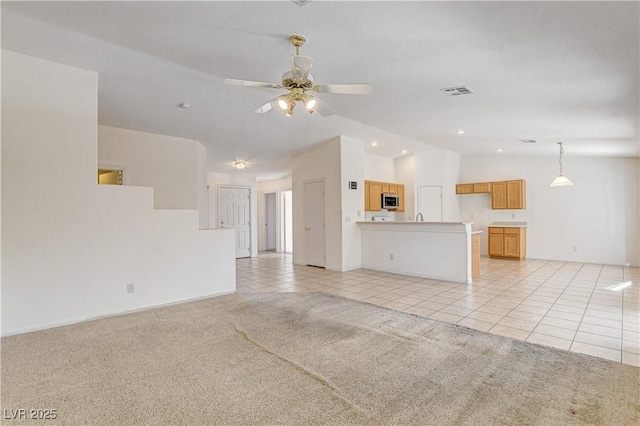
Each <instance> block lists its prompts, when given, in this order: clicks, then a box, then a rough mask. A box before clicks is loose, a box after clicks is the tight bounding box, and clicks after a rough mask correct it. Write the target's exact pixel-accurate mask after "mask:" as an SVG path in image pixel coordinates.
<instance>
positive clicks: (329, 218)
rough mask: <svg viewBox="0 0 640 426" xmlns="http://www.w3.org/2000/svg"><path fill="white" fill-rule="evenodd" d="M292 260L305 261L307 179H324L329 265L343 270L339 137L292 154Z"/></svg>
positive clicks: (328, 266) (327, 258)
mask: <svg viewBox="0 0 640 426" xmlns="http://www.w3.org/2000/svg"><path fill="white" fill-rule="evenodd" d="M291 165H292V174H291V176H292V184H293V263H295V264H298V265H305V264H306V261H305V247H304V241H305V240H304V235H305V231H304V188H305V186H304V185H305V182H308V181H314V180H323V181H324V190H325V232H326V236H327V238H326V268H327V269H330V270H334V271H340V270H342V212H341V208H340V203H341V200H342V192H341V191H340V182H341V180H340V171H341V163H340V137H336V138H334V139H332V140H330V141H328V142H326V143H324V144H322V145H320V146H318V147H316V148H314V149H313V150H311V151H308V152H305V153H303V154H300V155H297V156H295V157H293V159H292V161H291Z"/></svg>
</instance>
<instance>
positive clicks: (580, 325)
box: [236, 252, 640, 367]
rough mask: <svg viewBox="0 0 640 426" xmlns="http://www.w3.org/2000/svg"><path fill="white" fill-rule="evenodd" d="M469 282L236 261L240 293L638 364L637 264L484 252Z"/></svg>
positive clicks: (287, 260) (277, 259)
mask: <svg viewBox="0 0 640 426" xmlns="http://www.w3.org/2000/svg"><path fill="white" fill-rule="evenodd" d="M481 270H482V275H481V276H480V277H479V278H477V279H475V280H474V282H473V284H471V285H467V284H459V283H452V282H447V281H437V280H432V279H426V278H419V277H411V276H406V275H398V274H391V273H386V272H378V271H372V270H368V269H358V270H355V271H349V272H335V271H328V270H325V269H322V268H315V267H311V266H299V265H293V264H292V257H291V255H288V254H279V253H273V252H261V253H260V255H259V256H258V257H256V258H246V259H238V260H237V262H236V274H237V281H236V282H237V291H238V292H263V293H271V292H311V291H319V292H323V293H329V294H334V295H338V296H342V297H346V298H349V299H354V300H360V301H365V302H369V303H372V304H376V305H380V306H385V307H387V308H391V309H396V310H400V311H405V312H409V313H412V314H415V315H419V316H423V317H428V318H433V319H436V320H439V321H443V322H448V323H453V324H460V325H463V326H466V327H470V328H473V329H477V330H481V331H488V332H489V333H494V334H500V335H503V336H509V337H513V338H515V339H519V340H524V341H527V342H532V343H537V344H541V345H547V346H553V347H555V348H559V349H563V350H569V351H571V352H580V353H584V354H589V355H593V356H597V357H600V358H606V359H609V360H613V361H618V362H622V363H625V364H630V365H634V366H638V367H640V290H639V288H640V287H639V285H638V283H639V277H640V268H629V267H627V268H625V270H624V273H625V275H624V280H625V281H627V280H631V281H632V283H633V285H632V286H631V287H629V288H627V289H624V290H622V291H612V290H608V289H607V287H610V286H612V285H615V284H617V283H620V282H622V281H623V270H622V267H621V266H611V265H596V264H588V263H571V262H557V261H548V260H534V259H526V260H523V261H513V260H498V259H489V258H488V257H483V258H482V261H481Z"/></svg>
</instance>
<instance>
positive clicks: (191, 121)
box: [1, 1, 640, 178]
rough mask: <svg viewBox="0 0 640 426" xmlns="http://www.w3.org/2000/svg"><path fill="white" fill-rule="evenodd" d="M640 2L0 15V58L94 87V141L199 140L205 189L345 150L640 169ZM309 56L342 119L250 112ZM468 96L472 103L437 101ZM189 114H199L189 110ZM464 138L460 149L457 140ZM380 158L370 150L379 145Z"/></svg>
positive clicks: (40, 6) (18, 10)
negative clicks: (346, 91)
mask: <svg viewBox="0 0 640 426" xmlns="http://www.w3.org/2000/svg"><path fill="white" fill-rule="evenodd" d="M639 6H640V4H639V3H638V2H608V1H604V2H554V1H549V2H517V1H516V2H365V1H359V2H328V1H311V2H306V4H305V5H304V6H299V5H298V4H296V3H294V2H291V1H278V2H262V1H260V2H247V1H233V2H232V1H227V2H206V1H200V2H182V1H178V2H155V1H154V2H151V1H149V2H146V1H142V2H93V1H91V2H75V1H74V2H8V1H3V2H2V27H1V30H2V48H3V49H8V50H12V51H16V52H20V53H24V54H27V55H32V56H36V57H40V58H44V59H48V60H52V61H55V62H60V63H64V64H68V65H72V66H76V67H79V68H84V69H89V70H93V71H97V72H98V73H99V123H100V124H104V125H109V126H116V127H123V128H129V129H134V130H140V131H146V132H152V133H160V134H166V135H173V136H180V137H185V138H191V139H197V140H199V141H201V142H202V143H203V144H204V145H205V146H206V147H207V148H208V152H209V169H210V171H217V172H225V171H229V169H230V164H231V163H232V162H233V161H236V160H246V161H248V162H249V164H250V167H249V168H247V169H245V171H246V173H252V174H254V175H256V176H261V177H263V178H271V177H278V176H281V175H284V174H286V173H287V172H288V170H289V166H288V163H289V160H290V158H291V155H292V154H294V153H295V152H299V151H303V150H305V149H308V147H310V146H312V145H314V144H317V143H320V142H323V141H325V140H327V139H329V138H332V137H334V136H336V135H340V134H342V135H348V136H351V137H354V138H357V139H360V140H363V141H365V142H366V144H367V152H370V153H375V154H379V155H384V156H388V157H398V156H401V155H402V153H401V152H402V150H407V151H408V152H415V151H420V150H425V149H429V147H433V146H435V147H441V148H446V149H450V150H452V151H456V152H459V153H461V154H490V155H501V154H498V153H497V152H496V150H497V149H502V151H503V153H502V155H508V154H522V155H557V152H558V147H557V145H556V142H558V141H562V142H564V147H565V150H566V154H567V155H569V156H571V155H607V156H638V155H639V142H638V140H639V120H640V112H639V111H640V109H639V97H640V85H639V81H640V74H639V63H640V57H639V52H640V41H639V39H640V36H639V19H640V18H639V16H640V8H639ZM292 34H301V35H304V36H305V37H306V38H307V43H306V44H305V45H304V46H303V47H302V49H301V54H303V55H306V56H311V57H313V58H314V65H313V69H312V74H313V76H314V78H315V80H316V82H319V83H359V82H368V83H371V84H372V87H373V92H372V94H371V95H367V96H355V95H338V94H319V95H318V97H319V98H320V99H321V100H322V101H323V102H325V103H326V104H327V105H329V106H330V107H331V108H332V109H333V110H334V111H335V112H336V115H334V116H330V117H327V118H323V117H321V116H320V115H319V114H312V115H309V114H306V113H305V112H303V111H302V110H301V109H300V110H299V111H296V114H295V115H294V116H293V117H285V116H284V114H282V113H281V112H280V111H277V110H272V111H271V112H269V113H267V114H256V113H255V112H254V110H255V109H256V108H257V107H259V106H260V105H262V104H264V103H265V102H267V101H269V100H270V99H273V98H274V97H276V96H278V95H279V94H281V93H284V91H282V90H274V89H267V88H247V87H233V86H225V85H223V84H222V81H223V79H225V78H236V79H246V80H257V81H266V82H274V83H279V82H280V79H281V76H282V74H283V73H284V72H286V71H289V69H290V57H291V55H292V54H293V53H294V49H293V47H292V46H291V45H290V44H289V41H288V38H289V36H290V35H292ZM460 85H467V86H468V87H470V88H471V89H472V90H473V91H474V93H473V94H469V95H462V96H448V95H446V94H444V93H443V92H442V91H441V90H440V89H442V88H446V87H451V86H460ZM180 103H189V104H191V108H190V109H189V110H185V109H182V108H179V107H178V105H179V104H180ZM461 129H462V130H464V132H465V133H464V134H458V133H456V132H457V131H458V130H461ZM521 140H535V141H536V143H528V144H525V143H522V142H521ZM373 141H378V145H377V146H375V147H372V146H371V142H373Z"/></svg>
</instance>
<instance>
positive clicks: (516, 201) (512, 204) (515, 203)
mask: <svg viewBox="0 0 640 426" xmlns="http://www.w3.org/2000/svg"><path fill="white" fill-rule="evenodd" d="M525 191H526V189H525V184H524V180H509V181H507V208H508V209H525V208H526V207H527V206H526V192H525Z"/></svg>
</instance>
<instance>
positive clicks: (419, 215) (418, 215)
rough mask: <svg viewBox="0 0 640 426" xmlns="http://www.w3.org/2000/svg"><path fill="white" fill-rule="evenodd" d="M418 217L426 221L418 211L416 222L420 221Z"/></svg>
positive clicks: (421, 220)
mask: <svg viewBox="0 0 640 426" xmlns="http://www.w3.org/2000/svg"><path fill="white" fill-rule="evenodd" d="M418 217H420V222H424V218H423V217H422V213H418V214H417V215H416V222H417V221H418Z"/></svg>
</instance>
